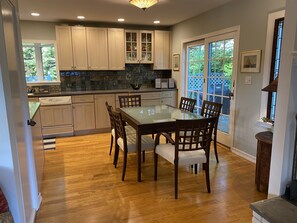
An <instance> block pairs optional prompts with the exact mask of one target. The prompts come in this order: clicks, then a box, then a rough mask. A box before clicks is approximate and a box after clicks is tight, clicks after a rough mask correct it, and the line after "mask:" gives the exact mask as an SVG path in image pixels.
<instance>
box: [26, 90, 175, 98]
mask: <svg viewBox="0 0 297 223" xmlns="http://www.w3.org/2000/svg"><path fill="white" fill-rule="evenodd" d="M158 91H177V89H176V88H166V89H165V88H162V89H156V88H143V89H139V90H133V89H115V90H93V91H92V90H89V91H62V92H50V93H43V94H42V93H28V97H52V96H72V95H86V94H120V93H138V92H139V93H145V92H158Z"/></svg>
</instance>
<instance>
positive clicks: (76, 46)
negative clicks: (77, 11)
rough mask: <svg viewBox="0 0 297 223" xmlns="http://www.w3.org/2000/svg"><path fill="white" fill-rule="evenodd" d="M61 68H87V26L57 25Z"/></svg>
mask: <svg viewBox="0 0 297 223" xmlns="http://www.w3.org/2000/svg"><path fill="white" fill-rule="evenodd" d="M56 37H57V48H58V61H59V68H60V70H87V68H88V64H87V44H86V30H85V27H71V26H56Z"/></svg>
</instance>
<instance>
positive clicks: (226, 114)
mask: <svg viewBox="0 0 297 223" xmlns="http://www.w3.org/2000/svg"><path fill="white" fill-rule="evenodd" d="M237 42H238V41H237V38H236V36H235V33H229V34H224V35H220V36H216V37H210V38H206V39H204V40H202V41H197V42H193V43H190V44H188V45H187V50H186V87H185V89H186V92H185V94H186V96H187V97H190V98H194V99H196V100H197V102H196V107H195V112H196V113H198V114H200V113H201V107H202V103H203V100H208V101H213V102H218V103H221V104H222V105H223V106H222V111H221V115H220V119H219V124H218V141H219V142H220V143H222V144H224V145H226V146H229V147H231V146H233V134H234V108H235V98H234V97H235V84H236V82H235V81H236V68H237V58H238V47H237V44H238V43H237Z"/></svg>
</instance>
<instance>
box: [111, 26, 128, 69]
mask: <svg viewBox="0 0 297 223" xmlns="http://www.w3.org/2000/svg"><path fill="white" fill-rule="evenodd" d="M124 52H125V34H124V29H118V28H109V29H108V60H109V70H125V53H124Z"/></svg>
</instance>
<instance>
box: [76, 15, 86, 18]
mask: <svg viewBox="0 0 297 223" xmlns="http://www.w3.org/2000/svg"><path fill="white" fill-rule="evenodd" d="M77 18H78V19H85V17H84V16H82V15H79V16H77Z"/></svg>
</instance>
